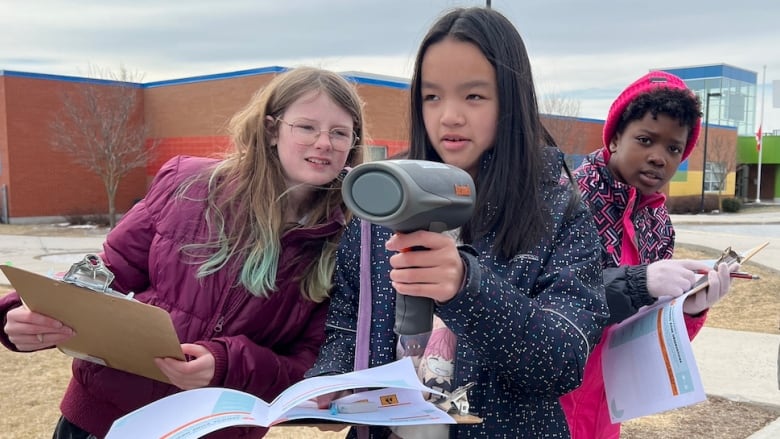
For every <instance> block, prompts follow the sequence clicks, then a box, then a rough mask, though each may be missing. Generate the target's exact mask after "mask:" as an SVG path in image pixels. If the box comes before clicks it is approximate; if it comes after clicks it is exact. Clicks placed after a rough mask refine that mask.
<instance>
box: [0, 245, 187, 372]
mask: <svg viewBox="0 0 780 439" xmlns="http://www.w3.org/2000/svg"><path fill="white" fill-rule="evenodd" d="M95 258H96V259H95ZM101 267H102V268H105V267H104V266H103V264H102V261H100V258H98V257H97V256H96V255H87V257H85V259H84V261H81V262H79V263H76V264H74V267H72V268H71V270H70V271H69V272H68V273H69V274H66V278H68V279H70V281H65V280H57V279H52V278H49V277H46V276H41V275H39V274H36V273H32V272H29V271H26V270H22V269H19V268H15V267H11V266H0V270H2V272H3V274H4V275H5V276H6V277H7V278H8V280H9V281H10V282H11V284H12V285H13V287H14V288H15V289H16V291H17V293H18V294H19V296H20V297H21V298H22V301H23V302H24V304H25V305H26V306H27V308H29V309H30V310H31V311H33V312H35V313H38V314H43V315H45V316H49V317H51V318H53V319H55V320H58V321H60V322H62V323H63V324H64V325H65V326H67V327H70V328H72V329H73V330H74V331H75V335H74V336H73V337H70V338H67V339H66V340H64V341H62V342H61V343H58V344H57V348H59V349H60V350H61V351H62V352H64V353H65V354H68V355H70V356H73V357H76V358H80V359H83V360H88V361H92V362H95V363H98V364H102V365H104V366H107V367H111V368H114V369H119V370H123V371H126V372H130V373H134V374H137V375H141V376H145V377H147V378H151V379H155V380H158V381H162V382H169V380H168V378H167V377H166V376H165V375H164V374H163V373H162V372H161V371H160V370H159V369H158V368H157V366H156V365H155V363H154V359H155V358H158V357H159V358H165V357H172V358H176V359H179V360H184V354H183V353H182V351H181V346H180V344H179V339H178V337H177V335H176V331H175V329H174V327H173V322H172V321H171V317H170V315H169V314H168V313H167V312H166V311H165V310H163V309H161V308H158V307H156V306H152V305H148V304H145V303H141V302H138V301H136V300H133V299H132V298H131V297H127V296H125V295H123V294H121V293H118V292H116V291H114V290H111V289H110V288H109V287H108V285H109V284H110V280H113V275H110V276H109V275H108V274H110V272H108V274H106V273H101V272H100V271H101V270H100V268H101ZM91 269H94V270H92V271H94V273H93V274H92V275H90V274H89V272H90V270H91ZM79 270H82V271H79ZM106 271H107V270H106ZM85 272H86V273H87V274H86V275H85ZM103 276H105V278H103ZM101 279H103V280H101ZM107 279H110V280H108V282H106V280H107ZM75 281H78V282H75ZM90 281H94V282H90ZM44 342H45V339H44ZM39 348H40V345H39Z"/></svg>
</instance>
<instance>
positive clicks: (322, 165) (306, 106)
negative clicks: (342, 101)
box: [269, 91, 354, 188]
mask: <svg viewBox="0 0 780 439" xmlns="http://www.w3.org/2000/svg"><path fill="white" fill-rule="evenodd" d="M269 119H270V117H269ZM269 124H274V125H275V127H276V135H275V136H274V137H273V138H272V142H273V143H275V144H276V145H277V149H278V152H279V161H280V162H281V164H282V172H283V174H284V176H285V179H286V181H287V187H288V188H291V187H294V186H297V185H305V186H323V185H326V184H328V183H330V182H331V181H333V180H334V179H335V178H336V177H337V176H338V174H339V172H341V170H342V169H343V168H344V164H345V163H346V161H347V157H348V156H349V152H350V149H348V148H346V147H344V136H353V135H354V134H353V133H354V126H353V123H352V116H350V114H349V113H348V112H347V110H345V109H344V108H342V107H341V106H339V105H338V104H337V103H336V102H334V101H333V99H331V97H330V96H328V94H327V93H324V92H319V91H312V92H309V93H307V94H304V95H303V96H301V97H300V98H298V100H296V101H295V102H293V103H292V105H290V106H289V107H288V108H287V110H286V111H285V112H284V114H282V115H281V116H280V117H279V120H276V121H274V120H270V121H269ZM315 137H316V140H315ZM331 139H332V140H331ZM334 146H335V147H334Z"/></svg>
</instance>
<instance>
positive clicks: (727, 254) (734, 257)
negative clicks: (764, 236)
mask: <svg viewBox="0 0 780 439" xmlns="http://www.w3.org/2000/svg"><path fill="white" fill-rule="evenodd" d="M768 245H769V241H766V242H762V243H761V244H759V245H757V246H755V247H753V248H750V249H747V250H745V251H743V252H741V253H740V252H737V251H735V250H733V249H732V248H731V247H726V249H725V250H723V253H721V255H720V257H719V258H718V259H717V260H715V262H714V263H713V264H712V268H714V269H717V268H718V265H719V264H721V263H723V262H725V263H727V264H729V265H732V264H741V263H743V262H747V261H748V260H750V258H752V257H753V256H754V255H755V254H756V253H758V252H760V251H761V250H763V249H764V247H766V246H768ZM709 284H710V282H709V280H708V279H707V276H702V277H701V278H700V279H699V280H698V281H697V282H696V283H695V284H694V285H693V288H691V289H690V290H688V291H687V292H686V294H689V295H693V294H696V293H698V292H699V291H701V290H703V289H705V288H707V287H708V286H709Z"/></svg>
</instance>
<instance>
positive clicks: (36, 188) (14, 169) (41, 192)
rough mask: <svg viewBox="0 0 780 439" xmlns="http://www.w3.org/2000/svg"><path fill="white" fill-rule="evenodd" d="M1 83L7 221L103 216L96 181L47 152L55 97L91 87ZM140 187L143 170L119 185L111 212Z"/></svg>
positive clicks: (21, 80)
mask: <svg viewBox="0 0 780 439" xmlns="http://www.w3.org/2000/svg"><path fill="white" fill-rule="evenodd" d="M4 82H5V103H6V119H5V123H4V126H5V128H6V132H7V142H8V144H7V160H6V162H7V165H8V166H9V168H10V170H9V171H8V187H9V191H8V195H9V213H10V216H11V218H16V217H38V216H61V215H72V214H95V213H105V212H107V211H108V202H107V199H106V193H105V189H104V186H103V183H102V180H101V179H99V178H98V177H97V176H96V175H95V174H93V173H91V172H89V171H87V170H86V169H85V168H83V167H81V166H79V165H78V161H76V160H72V159H73V158H72V157H68V156H66V155H65V154H63V153H60V152H56V151H54V150H52V149H51V147H50V144H51V139H52V136H53V135H54V133H53V131H52V130H51V129H50V124H51V123H52V121H53V120H54V117H55V115H56V114H57V112H60V111H62V103H61V102H62V101H61V93H62V92H64V91H74V90H76V89H78V88H79V87H88V86H95V85H91V84H86V83H79V82H68V81H56V80H50V79H39V78H26V77H14V76H5V77H4ZM139 93H140V90H139ZM145 181H146V178H145V171H144V170H143V169H139V170H137V171H135V172H133V173H131V174H130V175H128V176H126V177H125V178H124V179H123V180H122V182H121V184H120V186H119V189H118V192H117V197H116V207H117V211H119V212H122V211H125V210H127V209H128V208H129V207H130V206H131V205H132V202H133V201H134V200H135V199H137V198H138V196H139V193H143V190H144V186H145Z"/></svg>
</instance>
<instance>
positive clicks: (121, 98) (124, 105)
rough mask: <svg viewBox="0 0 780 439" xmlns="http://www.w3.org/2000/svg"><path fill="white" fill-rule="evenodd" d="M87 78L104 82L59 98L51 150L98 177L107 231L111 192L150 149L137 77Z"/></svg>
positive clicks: (94, 73) (99, 74)
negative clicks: (105, 204) (105, 205)
mask: <svg viewBox="0 0 780 439" xmlns="http://www.w3.org/2000/svg"><path fill="white" fill-rule="evenodd" d="M89 77H92V78H96V79H104V80H107V81H104V82H96V83H94V84H80V85H79V87H78V89H76V91H73V92H63V93H62V111H61V112H58V114H57V116H56V117H55V119H54V120H53V121H52V122H51V133H52V139H51V143H52V148H53V149H54V150H57V151H61V152H64V153H66V154H67V155H68V157H70V158H71V159H72V161H74V162H75V163H78V164H79V165H81V166H84V167H85V168H87V169H88V170H90V171H92V172H94V173H95V174H96V175H98V176H99V177H100V178H101V180H103V184H104V186H105V190H106V196H107V198H108V221H109V226H110V227H112V228H113V227H114V225H116V205H115V199H116V192H117V188H118V187H119V183H120V181H121V180H122V178H123V177H124V176H126V175H127V174H128V173H129V172H130V171H132V170H134V169H137V168H140V167H143V166H146V164H147V163H148V161H149V160H150V159H151V158H152V154H153V153H154V149H155V147H156V144H155V143H154V142H151V143H150V144H148V145H147V141H146V139H147V135H148V131H149V130H148V127H147V126H146V124H145V123H144V120H143V101H142V90H141V89H140V87H138V85H137V83H138V82H140V80H141V79H142V75H139V74H137V73H132V72H129V71H128V70H126V69H125V68H124V67H120V69H119V71H118V72H112V71H110V70H106V69H100V68H97V67H94V66H90V73H89Z"/></svg>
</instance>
